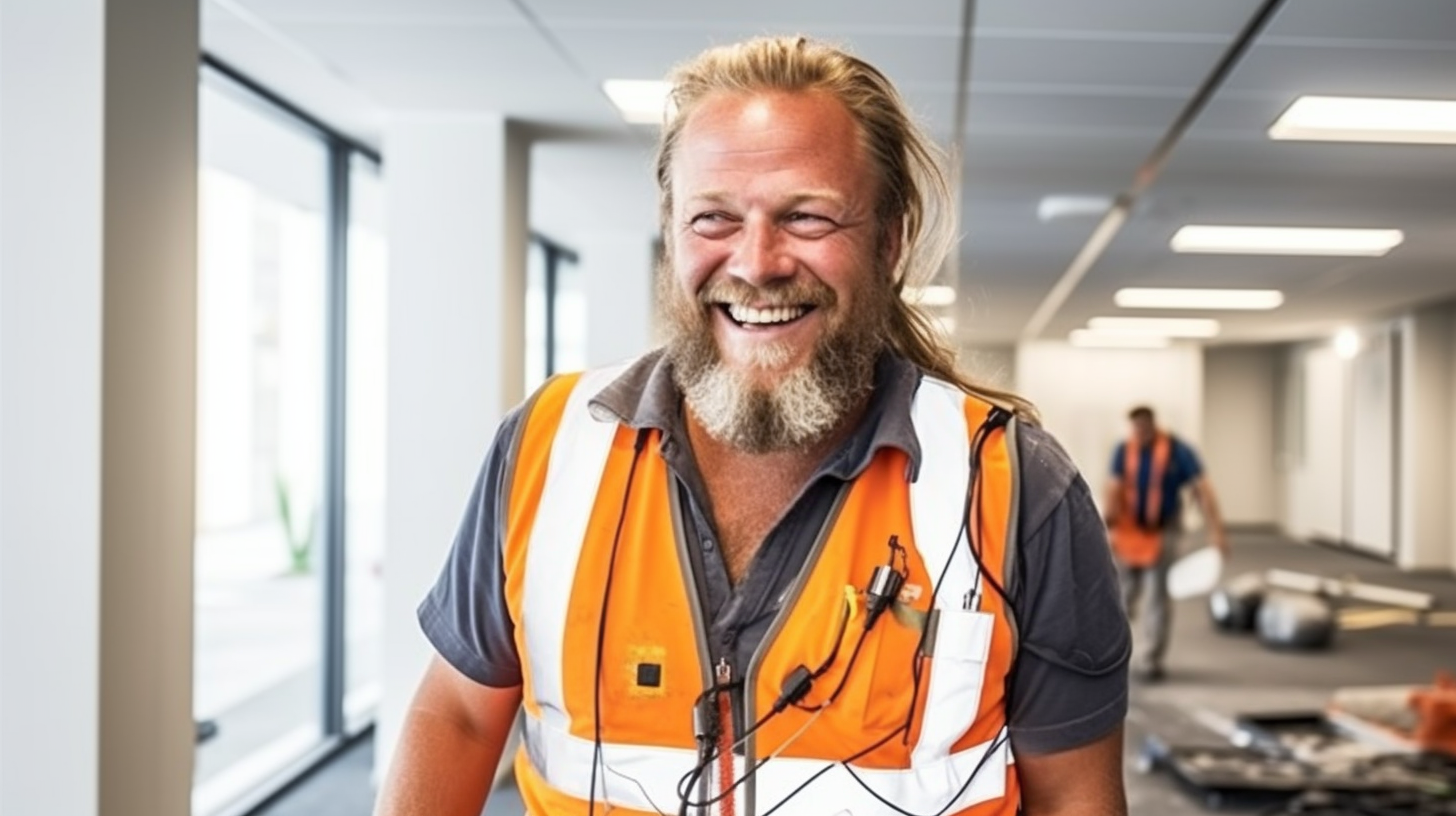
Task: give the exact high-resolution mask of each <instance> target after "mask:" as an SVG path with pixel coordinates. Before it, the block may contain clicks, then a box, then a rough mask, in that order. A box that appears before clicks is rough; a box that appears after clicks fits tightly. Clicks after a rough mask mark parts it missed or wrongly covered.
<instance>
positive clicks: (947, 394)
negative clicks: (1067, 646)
mask: <svg viewBox="0 0 1456 816" xmlns="http://www.w3.org/2000/svg"><path fill="white" fill-rule="evenodd" d="M910 416H911V421H912V423H913V425H914V427H915V433H916V436H917V437H918V438H919V440H920V475H919V478H917V479H916V480H915V483H914V484H913V485H911V486H910V514H911V519H912V522H913V524H914V525H915V548H916V549H917V550H919V551H920V556H921V558H922V560H924V562H925V568H926V569H927V570H928V571H929V572H930V575H931V576H932V578H934V577H938V576H939V575H940V571H941V568H942V567H944V566H945V564H946V562H947V561H949V562H950V568H949V569H948V570H946V573H945V579H944V580H943V581H942V582H941V584H940V586H939V588H938V591H937V592H936V596H935V608H937V609H939V610H941V614H940V623H939V631H938V632H937V633H936V640H935V644H936V645H935V657H934V658H933V659H932V660H931V661H930V682H929V684H928V685H927V687H926V697H925V711H926V712H934V714H933V716H926V717H924V718H923V722H922V723H921V726H920V738H919V740H918V741H917V742H916V744H915V748H914V750H913V751H912V752H911V755H910V761H911V763H912V764H914V765H917V766H918V765H920V764H922V763H926V762H934V761H936V760H939V759H942V758H943V757H945V756H946V754H948V753H949V752H950V749H951V746H952V745H954V744H955V742H956V740H958V739H960V738H961V737H962V736H964V735H965V733H966V728H967V727H968V726H969V725H970V723H972V722H974V721H975V719H976V711H977V709H978V708H979V707H980V703H981V686H982V684H983V683H984V682H985V676H986V671H985V669H986V651H985V649H981V650H980V659H979V661H968V660H966V659H965V657H966V656H968V655H970V654H971V652H968V651H967V647H969V646H973V645H976V644H972V643H970V642H964V638H966V637H968V636H970V637H984V639H985V642H986V643H985V645H986V646H987V647H989V644H990V626H991V622H990V621H989V620H988V621H985V622H984V623H976V624H972V623H970V621H969V620H963V618H965V616H966V615H975V616H977V617H976V618H975V620H981V617H980V613H977V612H967V611H965V610H964V608H963V606H964V600H965V598H966V597H967V595H968V593H972V594H973V593H975V592H976V591H978V590H979V589H980V580H981V575H980V570H979V569H978V568H977V566H976V562H975V559H974V558H972V557H971V553H970V550H969V549H968V547H967V545H966V544H964V543H961V544H960V548H959V550H957V549H956V545H957V543H959V542H960V536H961V524H962V517H963V513H964V510H965V497H966V494H967V493H968V492H969V490H970V478H971V467H970V460H971V440H970V432H971V431H972V430H973V429H968V428H966V413H965V395H964V394H963V393H961V392H960V391H959V390H957V389H955V388H954V387H952V386H950V385H948V384H946V383H943V382H941V381H939V380H933V379H930V378H928V377H927V378H924V379H922V380H921V382H920V388H919V389H918V390H917V391H916V392H915V402H914V404H913V405H912V406H911V409H910ZM985 617H986V618H990V616H985ZM970 627H979V628H984V629H985V631H984V634H983V635H980V634H977V633H976V632H974V631H971V629H970ZM760 812H762V809H760Z"/></svg>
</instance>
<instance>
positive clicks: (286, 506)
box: [273, 476, 318, 575]
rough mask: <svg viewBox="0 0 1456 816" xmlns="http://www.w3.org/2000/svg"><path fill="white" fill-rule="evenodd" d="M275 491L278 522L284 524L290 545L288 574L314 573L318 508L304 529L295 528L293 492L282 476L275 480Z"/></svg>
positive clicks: (285, 535)
mask: <svg viewBox="0 0 1456 816" xmlns="http://www.w3.org/2000/svg"><path fill="white" fill-rule="evenodd" d="M273 489H274V493H275V495H276V496H277V497H278V520H279V521H280V522H281V523H282V524H283V540H284V542H285V543H286V544H287V545H288V573H289V574H290V575H307V574H309V573H310V572H313V545H314V539H315V538H316V537H317V531H318V508H317V507H315V508H314V509H313V510H312V511H310V512H309V514H308V523H307V524H305V525H304V526H303V528H302V529H300V530H296V529H294V526H293V492H292V490H290V489H289V487H288V482H287V481H285V480H284V479H283V477H282V476H275V477H274V478H273Z"/></svg>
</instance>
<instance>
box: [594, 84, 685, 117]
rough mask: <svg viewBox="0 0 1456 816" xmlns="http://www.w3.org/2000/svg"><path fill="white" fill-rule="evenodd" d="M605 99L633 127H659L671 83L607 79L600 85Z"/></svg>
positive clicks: (665, 108) (670, 90)
mask: <svg viewBox="0 0 1456 816" xmlns="http://www.w3.org/2000/svg"><path fill="white" fill-rule="evenodd" d="M602 90H603V91H606V93H607V98H608V99H610V100H612V104H613V105H616V106H617V110H618V111H621V113H622V118H623V119H626V120H627V121H628V122H630V123H632V124H634V125H660V124H662V119H663V114H664V112H665V111H666V110H667V96H668V94H669V93H671V92H672V83H670V82H662V81H660V80H655V79H609V80H607V81H606V82H603V83H602Z"/></svg>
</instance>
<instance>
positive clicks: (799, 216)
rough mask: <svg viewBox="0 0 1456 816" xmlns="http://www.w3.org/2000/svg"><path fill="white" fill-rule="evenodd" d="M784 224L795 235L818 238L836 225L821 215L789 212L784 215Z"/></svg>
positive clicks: (832, 229)
mask: <svg viewBox="0 0 1456 816" xmlns="http://www.w3.org/2000/svg"><path fill="white" fill-rule="evenodd" d="M784 226H785V227H787V228H788V230H789V231H790V232H792V233H793V234H795V235H798V236H801V237H804V238H818V237H820V236H824V235H828V234H829V233H831V232H833V231H834V229H835V227H836V226H838V225H836V224H835V223H834V222H833V221H831V220H829V219H828V218H825V217H824V216H822V215H815V214H814V213H806V212H791V213H789V214H788V215H787V216H785V217H784Z"/></svg>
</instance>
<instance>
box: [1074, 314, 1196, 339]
mask: <svg viewBox="0 0 1456 816" xmlns="http://www.w3.org/2000/svg"><path fill="white" fill-rule="evenodd" d="M1087 328H1089V329H1092V330H1093V331H1096V332H1099V333H1103V334H1155V335H1163V336H1164V337H1213V336H1215V335H1217V334H1218V329H1219V326H1218V321H1217V320H1212V319H1210V318H1206V317H1094V318H1092V319H1091V320H1088V321H1087Z"/></svg>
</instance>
